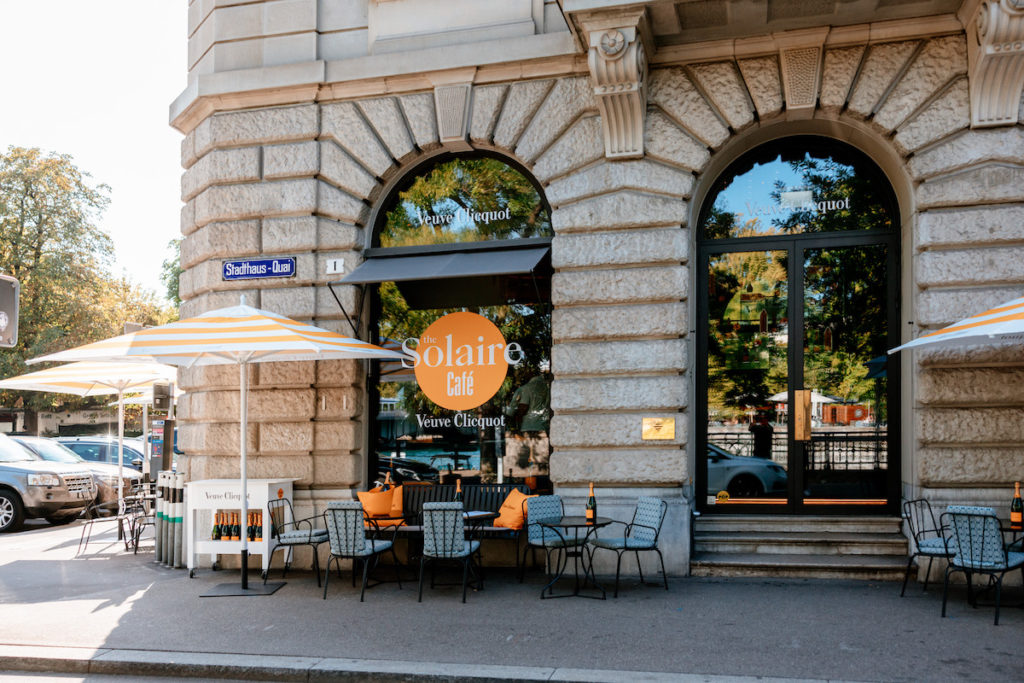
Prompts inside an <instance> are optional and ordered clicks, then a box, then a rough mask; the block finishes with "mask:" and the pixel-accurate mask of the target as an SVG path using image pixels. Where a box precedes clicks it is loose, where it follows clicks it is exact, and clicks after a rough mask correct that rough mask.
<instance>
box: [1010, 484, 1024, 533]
mask: <svg viewBox="0 0 1024 683" xmlns="http://www.w3.org/2000/svg"><path fill="white" fill-rule="evenodd" d="M1010 526H1012V527H1018V528H1019V527H1021V526H1024V502H1022V501H1021V499H1020V482H1019V481H1015V482H1013V500H1012V501H1010Z"/></svg>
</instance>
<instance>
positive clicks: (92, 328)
mask: <svg viewBox="0 0 1024 683" xmlns="http://www.w3.org/2000/svg"><path fill="white" fill-rule="evenodd" d="M108 192H109V188H108V187H107V186H106V185H102V184H100V185H93V184H91V183H90V177H89V174H88V173H84V172H82V171H81V170H79V169H78V168H77V167H75V165H74V163H72V160H71V157H70V156H68V155H66V154H52V153H51V154H46V153H43V152H41V151H40V150H39V149H26V148H22V147H13V146H12V147H9V148H8V149H7V151H6V153H4V154H0V269H2V270H4V271H5V272H7V273H10V274H11V275H13V276H15V277H16V278H18V280H19V281H20V283H21V302H20V320H19V334H18V345H17V346H16V347H15V348H14V349H11V350H10V351H8V352H6V353H4V354H0V377H13V376H15V375H20V374H23V373H25V372H26V371H28V368H27V367H26V366H25V363H24V361H25V360H26V359H29V358H34V357H36V356H39V355H42V354H45V353H49V352H53V351H59V350H62V349H66V348H71V347H74V346H78V345H81V344H85V343H88V342H91V341H96V340H99V339H103V338H105V337H110V336H113V335H116V334H120V333H121V332H122V331H123V328H124V323H125V322H138V323H143V324H147V325H153V324H160V323H163V322H165V321H166V320H168V319H169V317H170V316H171V315H172V314H173V311H172V310H171V309H169V308H168V307H166V306H164V305H163V304H161V303H160V302H159V301H158V300H157V298H156V296H155V295H154V294H153V293H152V292H148V291H146V290H143V289H141V288H140V287H138V286H137V285H135V284H133V283H131V282H130V281H128V280H127V279H125V278H123V277H116V276H114V275H112V274H111V273H110V272H109V267H110V254H111V253H113V242H112V241H111V239H110V236H109V235H107V234H106V233H105V232H103V230H101V229H100V228H99V227H98V226H97V221H98V220H99V217H100V215H101V214H102V212H103V210H104V209H105V208H106V207H107V206H108V204H109V202H110V200H109V198H108ZM36 369H38V368H36ZM91 403H95V401H89V400H82V399H76V398H73V397H70V396H67V395H61V394H48V393H41V392H0V405H5V406H14V405H23V406H24V407H26V408H28V409H29V410H36V411H38V410H47V409H52V408H54V407H56V406H58V405H60V406H63V407H65V408H67V409H69V410H71V409H75V408H77V407H81V406H83V405H86V404H91Z"/></svg>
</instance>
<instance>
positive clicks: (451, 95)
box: [171, 0, 1024, 574]
mask: <svg viewBox="0 0 1024 683" xmlns="http://www.w3.org/2000/svg"><path fill="white" fill-rule="evenodd" d="M188 30H189V81H188V86H187V88H186V90H185V91H184V92H183V93H182V94H181V95H180V96H179V97H178V98H177V100H175V102H174V103H173V104H172V106H171V122H172V125H174V127H176V128H177V129H178V130H180V131H181V132H182V133H183V134H184V136H185V137H184V141H183V143H182V164H183V166H184V169H185V170H184V174H183V177H182V199H183V201H184V208H183V210H182V233H183V235H184V242H183V244H182V251H181V260H182V263H181V265H182V268H183V272H182V277H181V286H180V291H181V295H182V297H183V299H184V300H185V301H184V303H183V305H182V316H183V317H185V316H192V315H196V314H199V313H202V312H203V311H206V310H209V309H212V308H216V307H220V306H224V305H231V304H235V303H237V302H238V300H239V296H240V295H242V294H244V295H245V296H246V301H247V303H249V304H251V305H255V306H257V307H260V308H265V309H268V310H272V311H276V312H279V313H282V314H284V315H287V316H291V317H294V318H297V319H301V320H307V321H312V322H313V323H314V324H316V325H320V326H323V327H327V328H330V329H334V330H337V331H339V332H344V333H349V334H350V333H351V332H352V330H351V329H350V328H349V326H348V323H347V322H346V319H345V315H344V314H343V312H342V309H341V308H339V305H338V303H337V302H336V301H335V300H334V297H333V296H332V293H331V291H330V290H329V289H328V288H327V286H326V284H327V283H328V282H332V281H335V280H337V279H338V278H339V276H338V275H336V274H328V273H327V264H328V261H330V260H333V259H342V260H343V261H344V264H345V271H346V272H349V271H351V270H352V269H354V268H355V267H356V266H357V265H359V263H360V262H361V260H362V251H363V249H364V248H365V247H366V246H367V245H369V244H371V239H370V236H369V235H368V234H367V232H368V231H369V230H370V229H372V226H373V224H374V216H375V211H377V210H378V209H379V206H380V203H381V202H382V201H383V200H384V198H385V197H386V196H387V194H388V192H389V191H390V188H392V187H393V186H394V185H395V184H396V183H398V182H399V181H400V180H401V179H402V178H403V177H404V175H405V174H406V173H407V172H408V169H410V168H411V167H413V166H414V165H416V164H417V163H420V162H422V161H423V160H424V159H427V158H429V157H430V156H431V155H436V154H438V153H440V152H442V151H454V152H463V151H469V150H486V151H489V152H493V153H495V154H497V155H499V156H502V157H505V158H508V159H510V160H512V161H514V162H516V163H517V164H519V165H521V166H522V167H523V168H525V169H526V170H527V171H529V173H531V174H532V175H533V176H534V177H535V178H536V180H537V181H539V183H540V184H541V186H542V187H543V189H544V193H545V194H546V198H547V201H548V202H549V203H550V206H551V209H552V213H551V220H552V226H553V230H554V237H553V239H552V244H551V260H552V267H553V270H554V274H553V277H552V291H551V300H552V305H553V312H552V337H553V344H552V352H551V367H552V371H553V373H554V382H553V385H552V391H551V394H552V398H551V400H552V409H553V412H554V417H553V419H552V423H551V429H550V436H551V442H552V445H553V447H554V453H553V455H552V458H551V474H552V479H553V480H554V483H555V485H556V487H557V490H558V491H559V492H560V493H561V494H562V495H563V497H565V498H566V501H567V505H572V504H576V503H578V502H579V501H581V500H582V498H583V496H585V488H584V487H585V486H586V484H587V483H588V482H591V481H593V482H595V484H597V486H599V487H600V488H601V490H602V491H603V496H602V502H603V504H604V505H605V507H604V508H603V514H604V513H605V512H607V513H609V514H612V515H613V516H618V517H620V518H621V517H628V510H629V509H631V505H632V501H633V500H634V499H635V497H636V495H638V494H644V493H652V494H654V495H658V496H660V497H662V498H665V499H666V500H668V501H669V503H670V512H669V518H668V520H667V522H666V527H665V536H664V541H663V544H664V546H665V547H666V550H667V553H666V561H667V563H668V565H669V573H673V574H685V573H687V571H688V562H689V543H688V539H689V534H690V520H691V516H690V512H691V511H692V510H693V509H694V507H695V501H696V499H697V498H699V497H700V496H698V495H697V493H696V492H695V486H694V477H695V474H696V462H697V453H696V444H697V439H696V437H695V434H697V432H698V431H699V430H701V429H703V426H702V425H703V423H704V420H703V419H702V417H701V416H700V415H697V414H696V410H695V408H696V405H697V401H696V395H697V392H698V388H697V386H696V382H695V379H694V367H695V363H697V362H698V361H699V359H697V358H695V355H696V349H697V345H696V342H695V335H696V330H697V323H696V317H697V313H696V311H697V303H696V301H695V299H696V296H697V291H698V287H697V281H698V278H701V277H703V271H702V270H701V266H700V264H699V263H698V262H697V252H696V249H697V247H696V244H697V235H696V231H695V229H694V227H693V226H695V225H696V224H697V223H698V221H699V217H700V211H701V207H702V203H703V202H704V201H705V200H706V199H707V198H708V196H709V194H710V193H711V192H712V186H713V183H714V182H715V180H716V178H717V177H718V176H719V174H721V173H722V172H723V171H724V170H725V169H726V168H727V167H728V166H729V164H730V163H731V162H733V161H735V160H736V159H737V158H738V157H739V156H740V155H741V154H742V153H744V152H746V151H748V150H751V149H753V148H755V147H756V146H758V145H760V144H762V143H765V142H769V141H772V140H776V139H779V138H783V137H786V136H794V135H815V136H823V137H826V138H832V139H836V140H840V141H843V142H845V143H847V144H849V145H852V146H853V147H855V148H856V149H859V150H861V151H863V152H864V153H865V154H867V155H868V156H869V157H870V158H871V159H872V160H873V161H874V162H875V163H876V164H877V165H878V166H879V167H880V168H881V169H882V171H883V172H884V173H885V175H886V177H887V178H888V180H889V182H890V183H891V184H892V187H893V191H894V193H895V195H896V197H897V201H898V205H899V213H900V219H901V233H900V235H901V238H900V241H901V258H900V273H901V275H900V278H901V281H900V287H899V306H900V313H899V322H900V327H901V331H900V336H901V337H902V340H903V341H907V340H909V339H911V338H913V337H916V336H918V335H919V334H920V333H922V332H924V331H928V330H932V329H937V328H938V327H941V326H943V325H945V324H948V323H950V322H953V321H955V320H958V319H960V318H963V317H966V316H968V315H971V314H973V313H976V312H979V311H981V310H983V309H985V308H987V307H990V306H993V305H996V304H998V303H1001V302H1003V301H1006V300H1008V299H1011V298H1013V297H1014V296H1017V295H1020V293H1021V290H1022V289H1024V265H1022V264H1024V247H1022V246H1021V245H1022V244H1024V227H1022V226H1024V99H1022V86H1024V47H1022V44H1024V3H1022V2H1020V0H985V1H983V2H979V1H978V0H965V1H963V2H961V0H929V1H925V2H916V3H891V2H885V1H881V0H865V1H861V2H855V3H841V2H836V3H829V2H826V3H805V2H796V1H792V2H791V1H788V0H757V1H755V2H749V1H747V2H739V1H733V0H729V1H723V2H698V1H689V2H686V1H680V2H675V3H671V2H613V1H611V0H560V1H558V2H555V1H553V0H489V1H485V0H475V1H472V0H452V1H450V2H444V3H437V2H432V1H430V0H264V1H262V2H253V1H251V0H246V1H244V2H242V1H241V0H238V1H235V0H216V1H215V0H191V2H190V3H189V29H188ZM258 255H259V256H263V255H266V256H271V255H289V256H295V257H296V258H297V275H296V276H295V277H294V278H288V279H283V278H282V279H280V280H276V281H275V280H272V279H271V280H261V281H235V282H229V281H224V280H222V278H221V262H222V261H223V260H224V259H226V258H238V257H246V256H258ZM334 289H335V292H336V293H337V294H338V296H339V297H340V300H341V304H342V305H343V307H344V309H345V311H346V312H347V313H348V314H349V315H355V316H356V317H357V319H358V320H360V321H361V329H360V333H361V334H365V333H366V330H367V326H368V324H369V320H368V311H367V310H365V306H364V305H363V304H364V297H363V295H362V293H361V290H360V289H359V288H358V287H355V286H341V287H335V288H334ZM250 373H251V377H250V387H251V389H250V394H249V411H250V423H249V429H250V432H249V434H248V436H247V438H248V442H249V443H248V447H249V453H250V457H249V476H250V477H264V476H267V477H269V476H288V477H296V478H297V479H298V481H297V482H296V486H297V488H298V493H297V503H298V504H299V505H300V507H301V508H303V509H305V511H307V512H312V511H314V510H315V511H320V510H322V509H323V507H324V506H325V504H326V501H327V500H332V499H338V498H350V497H352V496H353V495H354V491H355V490H357V489H359V488H360V487H361V486H363V485H364V484H365V482H366V480H367V452H366V451H367V443H368V435H367V430H368V428H369V427H368V425H369V420H370V417H371V412H372V409H373V406H371V405H368V402H367V398H366V366H365V364H364V363H363V362H361V361H326V362H310V363H278V364H259V365H255V366H252V368H251V370H250ZM900 374H901V380H902V383H901V395H900V400H899V407H898V410H897V409H895V408H894V409H893V412H894V413H898V418H897V417H895V416H894V418H893V419H894V420H895V419H899V421H900V423H901V424H902V430H901V432H900V438H899V446H900V447H899V453H900V456H899V458H900V463H899V471H900V482H901V484H900V487H901V491H900V492H898V494H897V497H898V495H899V494H902V495H903V496H904V497H909V496H916V495H918V494H924V495H926V496H927V497H929V498H932V499H933V501H935V502H936V503H945V502H953V501H963V502H970V503H977V504H993V505H996V506H997V507H998V508H1000V509H1001V508H1002V507H1004V502H1008V497H1007V494H1006V487H1007V485H1008V483H1011V482H1012V480H1013V479H1014V478H1015V477H1019V476H1020V473H1021V472H1022V471H1024V449H1022V447H1021V444H1022V443H1024V399H1022V398H1021V395H1022V393H1021V391H1020V390H1019V389H1020V387H1021V386H1022V385H1024V354H1022V352H1021V350H1020V349H1019V347H1011V346H998V345H996V346H991V347H987V348H979V349H973V350H967V351H944V352H917V353H915V354H913V355H911V356H908V357H907V358H905V359H903V362H902V364H901V366H900ZM180 381H181V384H182V387H183V388H184V389H186V390H187V391H188V394H187V398H186V399H185V400H184V401H183V402H182V403H183V405H181V407H180V408H179V418H180V419H181V428H180V432H181V437H180V441H181V443H180V445H181V447H182V448H183V449H184V450H185V451H186V452H187V453H188V454H189V457H188V458H187V459H186V465H185V466H186V471H187V474H188V477H189V478H190V479H193V480H195V479H204V478H213V477H231V476H236V475H237V471H238V470H237V468H238V461H237V452H238V446H239V444H238V438H239V435H238V423H237V414H238V405H237V401H238V395H237V384H238V383H237V373H235V372H234V371H233V370H232V369H231V368H227V367H224V368H220V367H207V368H200V369H195V370H189V371H182V373H181V378H180ZM644 417H656V418H674V419H675V420H676V430H675V435H674V439H672V440H668V441H665V440H659V441H645V440H642V438H641V431H640V423H641V419H642V418H644ZM1004 499H1005V501H1004Z"/></svg>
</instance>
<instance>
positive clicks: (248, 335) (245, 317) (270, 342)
mask: <svg viewBox="0 0 1024 683" xmlns="http://www.w3.org/2000/svg"><path fill="white" fill-rule="evenodd" d="M401 357H402V354H401V353H399V352H397V351H389V350H386V349H383V348H381V347H379V346H375V345H373V344H369V343H367V342H364V341H360V340H358V339H353V338H351V337H346V336H343V335H340V334H337V333H336V332H331V331H329V330H325V329H322V328H319V327H315V326H313V325H308V324H306V323H301V322H298V321H295V320H292V319H290V318H286V317H284V316H282V315H278V314H277V313H271V312H270V311H263V310H260V309H258V308H253V307H251V306H246V305H245V299H244V297H243V299H242V304H241V305H239V306H231V307H228V308H219V309H217V310H214V311H209V312H208V313H204V314H203V315H200V316H197V317H195V318H186V319H185V320H179V321H177V322H173V323H168V324H166V325H160V326H159V327H151V328H148V329H144V330H140V331H138V332H132V333H130V334H125V335H122V336H120V337H113V338H111V339H106V340H103V341H98V342H94V343H92V344H86V345H84V346H79V347H77V348H74V349H69V350H67V351H61V352H59V353H54V354H50V355H48V356H42V357H40V358H35V359H33V360H31V361H29V362H30V363H37V362H42V361H54V360H56V361H60V360H132V359H136V360H157V361H159V362H162V363H169V364H171V365H177V366H182V367H192V366H194V365H225V364H237V365H238V377H239V387H240V392H241V400H240V402H239V403H240V404H241V405H240V411H239V412H240V420H239V421H240V433H241V436H240V438H239V442H240V449H239V450H240V455H241V464H240V469H241V477H240V478H241V488H242V490H241V494H242V495H241V516H240V521H241V522H242V524H243V525H244V526H243V527H242V532H243V533H242V534H241V560H242V591H243V594H247V593H244V591H248V590H249V579H248V568H249V560H248V557H249V545H248V542H247V536H248V524H247V522H248V519H247V517H248V511H249V510H248V501H247V500H246V496H247V491H248V486H247V481H246V446H247V445H246V438H245V437H246V431H247V427H248V405H247V395H248V387H247V386H246V385H247V382H246V366H247V365H248V364H249V363H259V362H265V361H289V360H333V359H343V358H370V359H373V358H379V359H394V358H401Z"/></svg>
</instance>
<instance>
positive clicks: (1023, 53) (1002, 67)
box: [967, 0, 1024, 128]
mask: <svg viewBox="0 0 1024 683" xmlns="http://www.w3.org/2000/svg"><path fill="white" fill-rule="evenodd" d="M967 57H968V63H969V69H970V71H969V76H970V89H971V127H972V128H988V127H992V126H1007V125H1016V123H1017V121H1018V117H1019V111H1020V100H1021V93H1022V92H1024V0H984V2H981V3H980V4H979V5H978V8H977V10H976V11H975V13H974V15H973V17H972V19H971V23H970V25H969V26H968V28H967Z"/></svg>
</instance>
